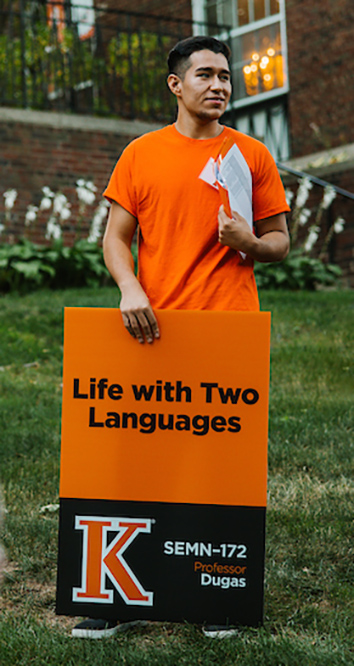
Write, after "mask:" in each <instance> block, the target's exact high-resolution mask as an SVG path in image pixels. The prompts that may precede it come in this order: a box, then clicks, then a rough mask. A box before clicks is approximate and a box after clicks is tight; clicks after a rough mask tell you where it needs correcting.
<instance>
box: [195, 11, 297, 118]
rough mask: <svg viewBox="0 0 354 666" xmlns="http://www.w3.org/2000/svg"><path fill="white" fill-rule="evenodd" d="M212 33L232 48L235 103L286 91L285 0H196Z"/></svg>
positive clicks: (198, 12)
mask: <svg viewBox="0 0 354 666" xmlns="http://www.w3.org/2000/svg"><path fill="white" fill-rule="evenodd" d="M201 4H202V6H203V11H204V20H206V21H207V23H208V24H209V25H210V26H215V28H214V27H212V28H211V29H209V33H210V34H213V35H215V36H218V37H220V38H221V39H226V38H227V39H228V41H229V43H230V44H231V48H232V54H233V56H232V79H233V90H234V101H233V107H234V108H237V107H243V106H249V104H250V103H253V102H258V101H263V100H266V99H268V98H272V97H277V96H279V95H280V94H283V93H285V92H287V90H288V88H287V63H286V37H285V8H284V0H193V13H194V14H197V15H198V16H199V17H200V15H201V9H202V7H201Z"/></svg>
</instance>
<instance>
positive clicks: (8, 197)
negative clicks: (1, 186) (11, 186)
mask: <svg viewBox="0 0 354 666" xmlns="http://www.w3.org/2000/svg"><path fill="white" fill-rule="evenodd" d="M3 196H4V199H5V208H7V210H11V208H13V206H14V203H15V201H16V199H17V191H16V190H7V191H6V192H4V195H3Z"/></svg>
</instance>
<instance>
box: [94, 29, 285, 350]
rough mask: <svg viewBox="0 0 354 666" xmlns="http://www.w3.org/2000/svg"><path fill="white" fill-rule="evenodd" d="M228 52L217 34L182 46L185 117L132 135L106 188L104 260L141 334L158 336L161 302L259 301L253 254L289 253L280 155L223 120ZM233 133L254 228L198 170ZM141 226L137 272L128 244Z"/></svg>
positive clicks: (179, 93) (179, 73)
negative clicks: (247, 174)
mask: <svg viewBox="0 0 354 666" xmlns="http://www.w3.org/2000/svg"><path fill="white" fill-rule="evenodd" d="M229 55H230V52H229V49H228V47H227V46H226V45H225V44H223V43H222V42H219V41H218V40H215V39H213V38H211V37H191V38H188V39H186V40H184V41H182V42H180V43H178V44H177V45H176V46H175V48H174V49H173V50H172V51H171V53H170V55H169V59H168V64H169V72H170V73H169V76H168V79H167V82H168V86H169V88H170V90H171V92H172V93H173V94H174V95H175V97H176V100H177V104H178V116H177V121H176V123H175V124H174V125H170V126H168V127H165V128H164V129H162V130H159V131H157V132H151V133H150V134H146V135H144V136H142V137H140V138H138V139H136V140H135V141H133V142H132V143H131V144H130V145H129V146H128V147H127V148H126V150H125V151H124V152H123V154H122V156H121V158H120V160H119V161H118V164H117V165H116V167H115V170H114V172H113V174H112V177H111V179H110V182H109V185H108V187H107V189H106V191H105V196H106V197H107V198H108V199H110V201H111V202H112V207H111V211H110V215H109V220H108V225H107V230H106V234H105V237H104V254H105V261H106V264H107V267H108V269H109V271H110V273H111V274H112V276H113V278H114V279H115V281H116V282H117V284H118V286H119V288H120V290H121V293H122V300H121V304H120V309H121V313H122V317H123V321H124V324H125V326H126V328H127V330H128V331H129V333H130V334H131V335H133V336H134V337H136V338H137V340H138V341H139V342H143V341H144V337H145V339H146V340H147V341H148V342H152V341H153V339H154V338H157V337H158V336H159V329H158V322H157V320H156V316H155V314H154V308H169V309H214V310H257V309H259V305H258V297H257V289H256V285H255V281H254V276H253V261H254V260H257V261H261V262H272V261H280V260H282V259H284V258H285V257H286V255H287V253H288V249H289V238H288V232H287V226H286V219H285V212H286V211H288V210H289V209H288V206H287V204H286V200H285V195H284V190H283V187H282V184H281V181H280V177H279V175H278V171H277V169H276V166H275V163H274V160H273V158H272V157H271V155H270V154H269V152H268V150H267V149H266V147H265V146H264V145H263V144H262V143H260V142H258V141H256V140H255V139H252V138H250V137H248V136H246V135H243V134H241V133H240V132H237V131H236V130H233V129H231V128H228V127H224V126H223V125H221V124H220V122H219V120H220V117H221V116H222V114H223V113H224V111H225V110H226V107H227V104H228V102H229V99H230V95H231V80H230V69H229V64H228V58H229ZM230 135H231V136H232V137H233V139H234V142H235V143H236V144H237V146H238V148H239V149H240V151H241V152H242V154H243V156H244V158H245V159H246V162H247V163H248V166H249V169H250V171H251V175H252V184H253V216H254V224H255V230H256V234H253V233H252V232H251V230H250V228H249V226H248V224H247V222H246V221H245V220H244V218H242V217H241V216H240V215H239V214H238V212H237V211H233V217H232V218H229V217H228V216H227V215H226V214H225V212H224V211H223V209H222V208H221V209H220V210H219V208H220V198H219V194H218V191H217V189H215V188H214V187H212V185H210V184H208V183H207V182H205V180H203V179H202V178H200V176H201V175H202V172H203V170H204V168H205V167H206V165H207V164H208V161H209V160H210V158H211V157H215V156H216V154H217V152H218V149H219V148H220V146H221V145H222V142H223V140H224V138H225V137H227V136H230ZM137 225H139V278H136V277H135V275H134V272H133V263H132V258H131V253H130V244H131V240H132V238H133V235H134V232H135V229H136V226H137ZM238 251H241V252H243V253H244V254H246V255H247V257H246V259H244V260H242V257H241V255H240V253H239V252H238Z"/></svg>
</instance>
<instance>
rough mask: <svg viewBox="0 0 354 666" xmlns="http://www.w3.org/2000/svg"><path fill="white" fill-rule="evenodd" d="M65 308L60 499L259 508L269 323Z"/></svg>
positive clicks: (225, 315)
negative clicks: (147, 321)
mask: <svg viewBox="0 0 354 666" xmlns="http://www.w3.org/2000/svg"><path fill="white" fill-rule="evenodd" d="M157 317H158V320H159V324H160V330H161V338H160V340H157V341H154V343H153V344H151V345H149V344H147V343H145V344H139V343H138V342H137V341H136V340H134V339H133V338H131V337H130V336H129V334H128V333H127V332H126V330H125V328H124V326H123V323H122V319H121V315H120V312H119V311H118V310H115V309H106V308H66V310H65V329H64V330H65V333H64V337H65V343H64V379H63V413H62V450H61V479H60V496H61V498H77V499H104V500H105V499H106V500H123V501H146V502H149V501H150V502H170V503H196V504H219V505H233V506H236V505H237V506H248V507H252V506H256V507H265V506H266V489H267V431H268V385H269V342H270V314H269V313H265V312H262V313H259V312H205V311H201V312H199V311H168V310H163V311H157Z"/></svg>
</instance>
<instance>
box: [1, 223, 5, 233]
mask: <svg viewBox="0 0 354 666" xmlns="http://www.w3.org/2000/svg"><path fill="white" fill-rule="evenodd" d="M4 229H5V226H4V225H3V224H0V234H1V233H2V232H3V231H4Z"/></svg>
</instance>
